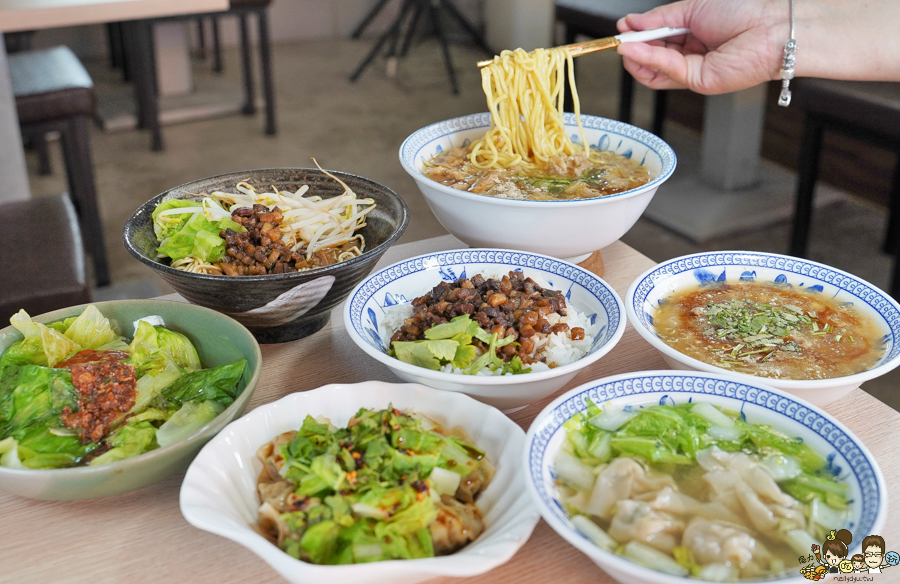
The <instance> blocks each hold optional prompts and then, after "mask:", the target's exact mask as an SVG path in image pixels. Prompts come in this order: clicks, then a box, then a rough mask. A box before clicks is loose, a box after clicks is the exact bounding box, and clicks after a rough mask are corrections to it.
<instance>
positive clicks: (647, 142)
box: [400, 112, 676, 205]
mask: <svg viewBox="0 0 900 584" xmlns="http://www.w3.org/2000/svg"><path fill="white" fill-rule="evenodd" d="M563 123H564V124H565V125H566V127H567V128H572V129H574V130H575V133H573V135H572V141H573V142H576V143H579V144H580V143H581V136H579V135H578V133H577V128H578V126H577V124H576V122H575V114H574V113H571V112H566V113H564V114H563ZM490 125H491V114H490V113H488V112H481V113H478V114H469V115H467V116H461V117H458V118H452V119H449V120H444V121H442V122H437V123H435V124H431V125H430V126H425V127H424V128H422V129H421V130H417V131H415V132H413V133H412V134H410V136H409V137H408V138H406V140H404V141H403V144H402V145H401V146H400V160H401V162H402V163H403V164H404V166H406V167H407V172H410V174H412V173H416V174H418V175H419V176H421V177H422V179H424V180H429V179H427V178H426V177H425V176H424V175H422V171H421V168H419V167H418V166H417V164H416V158H417V156H418V154H419V152H420V151H421V150H422V148H424V147H425V145H426V144H429V143H431V142H433V141H434V140H436V139H439V138H446V137H449V136H452V135H454V134H458V133H459V132H464V131H466V130H473V129H478V128H484V129H485V131H487V129H488V128H490ZM581 125H582V126H583V127H584V129H585V130H600V131H604V132H607V133H606V134H603V135H602V136H601V137H600V139H599V140H598V141H597V143H596V144H591V146H593V147H595V148H597V149H598V150H611V151H613V152H616V153H618V154H622V155H623V156H625V157H626V158H631V157H632V156H634V152H633V149H631V148H627V149H624V150H623V149H622V146H623V143H622V138H629V139H631V140H634V141H635V142H638V143H639V144H640V145H641V146H645V147H646V148H647V152H650V151H652V152H654V153H656V155H657V156H659V157H660V161H661V163H662V169H661V170H660V173H659V176H657V177H656V178H654V179H653V180H651V181H650V182H648V183H647V184H645V185H642V186H640V187H638V188H635V189H631V190H629V191H623V192H621V193H616V194H614V195H606V196H604V197H594V198H591V199H571V200H568V199H566V200H557V201H524V202H526V203H535V204H543V205H552V204H566V203H569V204H571V203H583V202H584V201H593V200H597V199H603V200H607V199H615V198H617V197H624V196H630V195H632V194H635V193H636V192H638V191H639V192H643V191H646V190H647V189H650V188H653V187H654V186H659V185H660V184H662V183H663V182H665V181H666V179H668V178H669V177H670V176H671V175H672V172H674V170H675V163H676V157H675V152H674V151H673V150H672V148H671V147H670V146H669V145H668V144H666V143H665V142H664V141H663V140H662V139H661V138H659V137H658V136H656V135H654V134H651V133H650V132H647V131H646V130H642V129H641V128H638V127H636V126H632V125H631V124H626V123H624V122H619V121H616V120H610V119H608V118H601V117H598V116H588V115H584V114H582V115H581ZM617 138H618V143H616V139H617ZM461 145H462V146H465V145H467V143H463V144H461ZM620 150H621V151H620ZM440 151H441V150H440V146H438V150H437V152H440ZM647 152H645V153H644V154H643V157H642V158H641V160H640V163H641V164H643V163H644V161H645V160H646V156H647ZM427 158H431V156H428V157H427ZM414 176H415V175H414ZM432 182H434V181H432ZM434 185H435V186H436V187H443V188H445V189H448V190H453V189H450V187H447V186H445V185H442V184H440V183H438V182H434ZM462 192H463V191H455V193H456V194H460V193H462ZM467 194H470V195H473V196H479V197H487V196H489V195H479V194H477V193H467ZM516 202H517V203H522V202H523V201H516Z"/></svg>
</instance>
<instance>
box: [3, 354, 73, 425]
mask: <svg viewBox="0 0 900 584" xmlns="http://www.w3.org/2000/svg"><path fill="white" fill-rule="evenodd" d="M12 381H13V383H15V387H14V388H13V389H12V391H8V387H7V386H6V384H4V389H5V390H6V391H7V397H5V398H2V399H0V404H2V406H0V436H2V437H6V436H13V437H15V438H19V437H20V436H21V435H22V433H23V432H24V431H25V429H26V428H28V427H29V426H35V425H38V426H45V425H48V424H52V425H53V426H54V427H58V426H60V425H61V423H60V421H59V417H60V414H61V412H62V410H63V408H64V407H66V406H69V407H70V408H71V409H72V410H76V409H77V407H78V404H77V401H76V397H75V386H73V385H72V373H71V371H69V370H68V369H51V368H49V367H41V366H40V365H25V366H22V367H20V368H19V369H18V371H17V372H16V376H15V378H14V379H13V380H12Z"/></svg>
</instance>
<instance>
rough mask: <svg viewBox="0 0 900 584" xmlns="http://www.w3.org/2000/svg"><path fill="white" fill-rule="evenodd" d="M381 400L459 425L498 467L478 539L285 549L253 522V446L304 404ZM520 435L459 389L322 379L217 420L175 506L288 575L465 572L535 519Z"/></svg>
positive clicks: (343, 578)
mask: <svg viewBox="0 0 900 584" xmlns="http://www.w3.org/2000/svg"><path fill="white" fill-rule="evenodd" d="M389 404H393V406H394V407H396V408H398V409H402V410H406V409H410V410H413V411H415V412H418V413H422V414H424V415H427V416H428V417H429V418H431V419H433V420H435V421H436V422H438V423H440V424H441V425H443V426H445V427H447V428H453V427H455V426H459V427H462V428H464V429H465V430H466V432H468V434H469V437H470V438H471V439H472V440H473V441H474V442H475V443H476V444H477V445H478V446H479V447H481V448H482V449H484V450H485V452H486V453H487V457H488V459H489V460H490V461H491V463H493V464H494V465H495V466H496V468H497V474H496V475H495V476H494V479H493V481H492V482H491V484H490V485H488V488H487V489H486V490H485V491H484V493H482V495H481V496H480V497H479V499H478V507H479V509H480V510H481V511H482V513H483V514H484V520H485V523H486V525H487V529H486V530H485V532H484V533H483V534H481V536H480V537H479V538H478V539H476V540H475V541H474V542H472V543H471V544H469V545H468V546H466V547H464V548H463V549H462V550H460V551H458V552H456V553H455V554H452V555H449V556H442V557H437V558H426V559H417V560H390V561H385V562H373V563H368V564H356V565H349V566H318V565H315V564H309V563H306V562H302V561H300V560H296V559H294V558H292V557H291V556H289V555H287V554H286V553H284V552H282V551H281V550H280V549H278V547H276V546H274V545H272V544H271V543H269V542H268V541H267V540H266V539H264V538H263V537H262V536H261V535H259V534H258V533H256V532H255V531H254V530H253V528H252V527H251V524H252V523H255V522H256V520H257V509H258V507H259V499H258V498H257V494H256V480H257V476H258V475H259V472H260V470H261V469H262V464H261V463H260V462H259V460H257V458H256V450H257V449H258V448H259V447H260V446H262V445H263V444H265V443H266V442H268V441H269V440H271V439H272V438H274V437H275V436H277V435H278V434H280V433H282V432H287V431H289V430H296V429H297V428H299V427H300V426H301V425H302V424H303V419H304V418H305V417H306V415H307V414H310V415H312V416H319V415H322V416H325V417H326V418H329V419H330V420H331V422H332V423H333V424H335V425H336V426H339V427H340V426H345V425H346V424H347V421H348V420H349V419H350V417H351V416H353V415H354V414H355V413H356V412H357V411H358V410H359V408H362V407H365V408H378V409H382V408H386V407H387V406H388V405H389ZM524 443H525V433H524V432H523V431H522V429H521V428H519V426H517V425H516V424H515V423H513V422H512V421H511V420H510V419H509V418H507V417H506V416H504V415H503V414H501V413H500V412H499V411H497V410H496V409H494V408H492V407H489V406H486V405H484V404H481V403H479V402H477V401H475V400H473V399H471V398H468V397H466V396H464V395H459V394H454V393H446V392H439V391H434V390H433V389H429V388H427V387H423V386H421V385H416V384H392V383H383V382H380V381H367V382H364V383H356V384H332V385H325V386H323V387H320V388H318V389H314V390H312V391H306V392H298V393H293V394H290V395H288V396H285V397H283V398H281V399H280V400H278V401H276V402H272V403H269V404H266V405H263V406H260V407H258V408H256V409H255V410H253V411H252V412H250V413H249V414H247V415H245V416H244V417H242V418H240V419H238V420H236V421H234V422H232V423H231V424H229V425H228V426H226V427H225V428H224V429H223V430H222V431H221V432H220V433H219V435H218V436H216V437H215V438H214V439H213V440H212V441H210V442H209V443H208V444H207V445H206V446H205V447H204V448H203V450H201V451H200V454H199V455H197V458H196V459H194V462H193V463H192V464H191V466H190V468H189V469H188V471H187V474H186V475H185V477H184V483H182V485H181V494H180V500H181V513H182V514H183V515H184V517H185V519H187V521H188V523H190V524H191V525H193V526H194V527H197V528H200V529H203V530H205V531H209V532H211V533H215V534H217V535H221V536H222V537H226V538H228V539H230V540H232V541H234V542H237V543H239V544H241V545H243V546H244V547H246V548H248V549H250V551H252V552H254V553H255V554H256V555H258V556H259V557H260V558H262V559H263V560H264V561H265V562H266V563H267V564H269V565H270V566H271V567H272V568H273V569H274V570H275V571H277V572H278V573H279V574H281V575H282V576H283V577H284V578H285V579H286V580H288V581H289V582H292V583H294V584H314V583H315V584H318V583H320V582H328V583H329V584H341V583H347V584H374V583H382V582H384V583H388V582H389V583H391V584H399V583H412V582H419V581H422V580H426V579H428V578H434V577H436V576H455V577H462V576H474V575H477V574H482V573H484V572H487V571H488V570H491V569H493V568H496V567H497V566H500V565H502V564H504V563H506V562H507V561H508V560H509V559H510V558H511V557H512V556H513V554H515V553H516V551H518V549H519V548H520V547H522V546H523V545H524V544H525V542H526V541H527V540H528V538H529V536H530V535H531V532H532V531H533V530H534V527H535V525H537V522H538V519H539V516H538V513H537V511H536V509H535V508H534V505H533V503H532V502H531V499H530V497H529V496H528V493H527V492H526V491H525V484H524V483H525V473H524V469H523V468H522V467H521V464H520V460H521V452H522V448H523V445H524Z"/></svg>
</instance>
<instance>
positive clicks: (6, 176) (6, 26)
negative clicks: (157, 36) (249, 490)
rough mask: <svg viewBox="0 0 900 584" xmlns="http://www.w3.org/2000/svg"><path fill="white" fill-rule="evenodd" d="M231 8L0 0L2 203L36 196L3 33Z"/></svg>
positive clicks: (191, 1) (218, 3)
mask: <svg viewBox="0 0 900 584" xmlns="http://www.w3.org/2000/svg"><path fill="white" fill-rule="evenodd" d="M227 9H228V0H0V176H2V177H3V188H2V189H0V203H5V202H9V201H20V200H23V199H28V198H30V197H31V189H30V188H29V185H28V171H27V169H26V168H25V155H24V152H23V150H22V134H21V132H20V130H19V120H18V118H17V117H16V100H15V97H14V96H13V93H12V87H11V85H10V79H9V68H8V65H7V62H6V50H5V49H4V47H3V33H5V32H16V31H22V30H37V29H45V28H57V27H60V26H79V25H84V24H97V23H102V22H118V21H133V20H140V19H147V18H159V17H163V16H175V15H179V14H195V13H205V12H220V11H223V10H227ZM139 57H140V56H139ZM146 57H147V58H149V55H148V56H146ZM0 574H2V570H0Z"/></svg>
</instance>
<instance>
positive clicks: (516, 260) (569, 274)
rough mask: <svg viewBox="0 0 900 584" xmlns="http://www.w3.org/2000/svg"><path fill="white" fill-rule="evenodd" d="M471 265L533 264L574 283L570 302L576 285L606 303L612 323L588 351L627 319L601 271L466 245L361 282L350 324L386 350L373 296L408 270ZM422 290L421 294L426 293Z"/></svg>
mask: <svg viewBox="0 0 900 584" xmlns="http://www.w3.org/2000/svg"><path fill="white" fill-rule="evenodd" d="M467 263H473V264H474V263H477V264H497V265H498V266H505V267H509V266H515V267H516V269H522V268H533V269H536V270H541V271H543V272H549V273H551V274H556V275H558V276H562V277H563V278H566V279H567V280H569V281H571V282H572V285H570V286H569V288H568V290H566V292H565V296H566V299H567V300H568V299H570V298H571V294H572V288H573V287H574V285H576V284H577V285H578V286H580V287H581V288H583V289H584V290H586V291H588V292H589V293H590V294H591V295H592V296H593V297H594V298H596V299H597V300H598V301H599V302H600V303H601V304H602V305H603V310H605V311H606V315H607V321H608V322H607V325H606V326H605V327H603V328H601V329H600V331H598V333H597V335H596V336H595V338H594V343H593V345H592V346H591V349H590V351H589V353H592V352H594V351H595V350H596V349H597V348H598V347H602V346H603V345H605V344H606V343H608V342H609V341H610V340H611V339H613V338H614V337H615V336H616V335H617V332H618V329H619V327H620V326H621V322H622V320H621V319H622V318H623V317H624V315H622V313H621V311H620V308H619V303H620V302H621V300H619V297H618V296H617V295H616V293H615V292H614V291H613V290H612V288H610V287H609V285H608V284H606V283H605V282H604V281H603V280H601V279H600V278H598V277H597V276H596V275H594V274H592V273H591V272H588V271H587V270H585V269H583V268H580V267H578V266H576V265H574V264H570V263H568V262H564V261H561V260H558V259H556V258H551V257H548V256H542V255H536V254H531V253H526V252H520V251H508V250H493V249H466V250H454V251H447V252H440V253H433V254H426V255H421V256H418V257H414V258H410V259H408V260H404V261H401V262H398V263H396V264H394V265H391V266H388V267H386V268H384V269H382V270H381V271H379V272H377V273H375V274H372V275H370V276H369V277H368V278H366V279H365V280H363V281H362V282H360V284H359V285H358V286H357V287H356V288H355V289H354V290H353V292H351V293H350V297H349V298H348V299H347V310H346V311H347V313H348V314H349V322H350V325H351V326H352V327H353V330H354V331H355V332H356V334H357V335H359V337H360V338H362V339H363V340H365V342H366V344H368V345H369V346H371V347H372V348H373V349H375V350H376V351H378V352H381V353H386V352H387V347H386V346H385V344H384V342H383V340H382V339H381V336H380V335H379V334H378V315H377V314H376V313H375V310H373V309H372V308H371V307H368V308H366V304H367V303H368V302H369V300H370V299H374V298H375V297H376V295H378V294H379V292H380V291H381V290H382V289H383V288H384V287H385V286H387V285H388V284H391V283H392V282H396V281H397V280H400V279H402V278H404V277H405V276H407V275H409V274H414V273H417V272H422V271H424V270H428V269H433V268H435V267H437V268H438V273H439V274H440V276H441V279H442V280H444V281H448V282H452V281H455V280H457V279H458V278H464V277H466V271H467V270H466V268H465V264H467ZM460 265H463V269H462V271H461V272H460V273H458V274H457V273H456V272H455V271H454V269H453V267H452V266H460ZM548 284H550V285H553V282H552V281H550V282H548ZM417 293H418V294H422V293H424V291H419V292H417ZM410 300H412V299H411V298H406V297H405V296H402V295H393V294H391V293H390V292H385V293H384V302H383V303H379V302H378V301H377V300H374V302H375V304H377V305H378V306H379V307H381V309H382V311H384V308H385V307H389V306H394V305H396V304H402V303H405V302H409V301H410ZM363 311H365V318H367V319H368V322H365V318H364V316H363ZM596 316H597V315H596V314H589V315H588V317H589V318H591V323H592V324H593V322H594V319H595V318H596Z"/></svg>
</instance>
